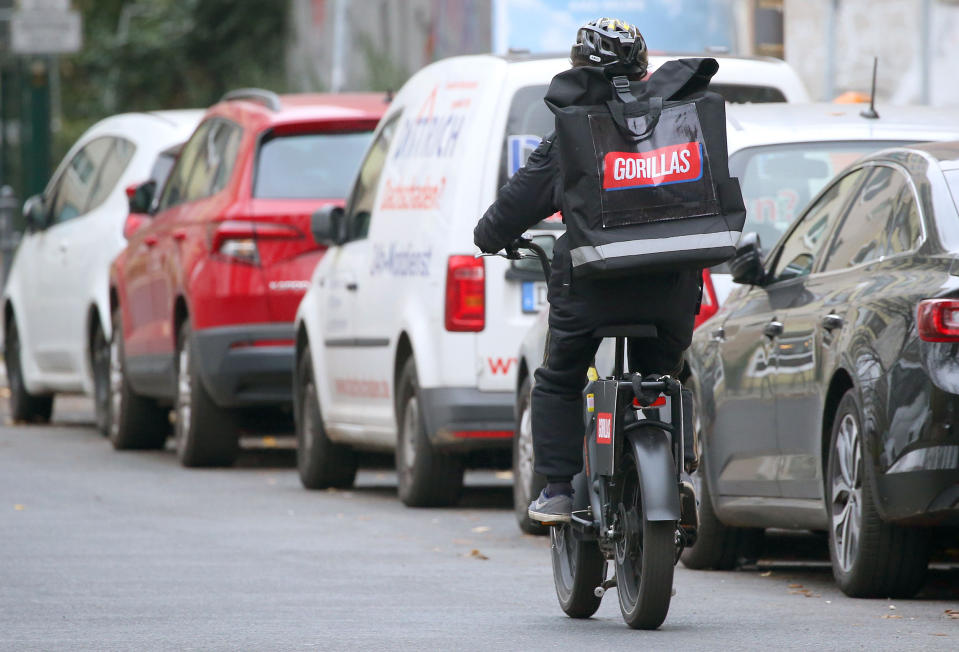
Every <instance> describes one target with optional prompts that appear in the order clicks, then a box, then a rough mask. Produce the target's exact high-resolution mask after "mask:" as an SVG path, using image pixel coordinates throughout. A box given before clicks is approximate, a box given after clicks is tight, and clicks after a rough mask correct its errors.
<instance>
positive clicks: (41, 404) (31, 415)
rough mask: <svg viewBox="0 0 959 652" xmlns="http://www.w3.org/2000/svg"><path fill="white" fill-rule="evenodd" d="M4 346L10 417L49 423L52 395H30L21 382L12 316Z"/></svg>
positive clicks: (17, 340) (18, 419)
mask: <svg viewBox="0 0 959 652" xmlns="http://www.w3.org/2000/svg"><path fill="white" fill-rule="evenodd" d="M4 346H5V347H6V348H5V349H4V350H5V358H6V364H7V385H8V386H9V389H10V416H11V417H12V418H13V420H14V421H26V422H28V423H49V421H50V415H51V414H53V394H31V393H30V392H28V391H27V387H26V385H25V384H24V380H23V366H22V365H21V363H20V355H21V353H22V351H21V347H20V333H19V331H18V330H17V319H16V317H14V316H12V315H11V317H10V321H8V322H7V329H6V342H4Z"/></svg>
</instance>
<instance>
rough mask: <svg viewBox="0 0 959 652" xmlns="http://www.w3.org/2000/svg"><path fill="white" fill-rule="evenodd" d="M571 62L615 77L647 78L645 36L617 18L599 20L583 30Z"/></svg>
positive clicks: (570, 54) (581, 29)
mask: <svg viewBox="0 0 959 652" xmlns="http://www.w3.org/2000/svg"><path fill="white" fill-rule="evenodd" d="M569 58H570V60H571V61H572V62H573V65H577V66H602V67H604V68H606V71H607V72H608V73H610V74H616V75H644V74H646V68H647V66H648V65H649V57H648V52H647V50H646V40H645V39H644V38H643V35H642V34H640V32H639V30H638V29H637V28H636V27H635V26H633V25H630V24H629V23H627V22H625V21H622V20H618V19H616V18H597V19H596V20H591V21H589V22H588V23H586V24H585V25H583V26H582V27H580V28H579V31H578V32H576V43H575V44H574V45H573V47H572V49H571V50H570V53H569Z"/></svg>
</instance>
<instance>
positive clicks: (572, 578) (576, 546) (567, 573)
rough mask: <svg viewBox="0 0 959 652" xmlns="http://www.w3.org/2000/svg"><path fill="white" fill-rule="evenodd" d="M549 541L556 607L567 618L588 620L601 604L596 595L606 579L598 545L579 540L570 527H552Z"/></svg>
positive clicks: (599, 598)
mask: <svg viewBox="0 0 959 652" xmlns="http://www.w3.org/2000/svg"><path fill="white" fill-rule="evenodd" d="M549 540H550V547H549V549H550V557H551V559H552V562H553V584H554V585H555V587H556V598H557V599H558V600H559V606H560V607H561V608H562V609H563V611H564V612H566V615H567V616H569V617H570V618H589V617H590V616H592V615H593V614H594V613H596V610H597V609H599V603H600V602H602V600H603V598H602V597H597V596H596V594H595V590H596V587H597V586H599V585H601V584H602V583H603V580H604V579H605V578H604V577H603V571H604V568H605V561H606V560H605V559H604V558H603V553H602V552H600V549H599V544H597V543H596V542H595V541H584V540H582V539H581V538H579V537H578V536H576V533H575V532H573V529H572V527H571V526H570V525H569V524H566V525H562V526H554V527H551V528H550V529H549Z"/></svg>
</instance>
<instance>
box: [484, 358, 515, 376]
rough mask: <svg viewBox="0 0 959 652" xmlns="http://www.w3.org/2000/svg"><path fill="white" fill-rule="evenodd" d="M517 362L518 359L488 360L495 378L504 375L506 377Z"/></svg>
mask: <svg viewBox="0 0 959 652" xmlns="http://www.w3.org/2000/svg"><path fill="white" fill-rule="evenodd" d="M516 361H517V360H516V358H486V362H487V363H488V364H489V368H490V371H492V372H493V375H494V376H495V375H497V374H503V375H504V376H505V375H506V374H508V373H509V370H510V367H512V366H513V363H515V362H516Z"/></svg>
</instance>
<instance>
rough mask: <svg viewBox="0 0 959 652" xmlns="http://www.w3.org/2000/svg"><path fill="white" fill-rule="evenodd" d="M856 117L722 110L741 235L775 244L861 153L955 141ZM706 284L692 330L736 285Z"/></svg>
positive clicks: (518, 473)
mask: <svg viewBox="0 0 959 652" xmlns="http://www.w3.org/2000/svg"><path fill="white" fill-rule="evenodd" d="M860 111H861V108H860V107H857V106H841V107H837V106H836V105H833V104H807V105H803V104H785V105H784V104H778V105H775V104H753V105H728V106H727V113H726V117H727V142H728V146H729V171H730V174H731V175H732V176H735V177H739V180H740V185H741V187H742V192H743V200H744V202H745V205H746V224H745V227H744V232H749V231H752V232H756V233H758V234H759V235H760V236H761V238H762V240H763V241H764V242H768V243H770V244H772V243H774V242H776V241H777V240H778V239H779V237H780V236H781V235H782V234H783V233H784V232H785V231H786V230H787V229H788V228H789V227H790V225H792V223H793V221H794V220H795V218H796V216H797V215H799V214H800V212H801V211H802V210H803V207H804V206H805V205H806V204H807V203H808V202H809V200H810V199H811V198H812V197H814V196H815V195H816V193H818V192H819V191H820V190H821V189H822V187H823V185H825V184H826V183H827V182H828V181H829V179H831V178H832V177H833V176H835V174H836V173H837V172H839V171H840V170H842V169H844V168H845V167H846V166H847V165H849V164H850V163H852V162H853V161H854V160H856V159H857V158H859V157H860V156H863V155H864V154H868V153H870V152H874V151H876V150H879V149H882V148H885V147H889V146H890V145H896V144H904V143H916V142H923V141H941V140H951V139H955V138H959V123H957V122H956V115H955V111H952V110H944V109H931V108H928V107H888V108H883V109H882V117H881V118H879V119H878V120H874V119H868V118H864V117H863V116H862V115H860ZM531 269H535V268H531ZM704 281H705V282H704V293H703V303H702V306H701V309H700V314H699V315H697V318H696V327H697V328H698V327H699V325H700V324H702V323H703V322H704V321H706V320H707V319H709V318H710V317H712V316H713V315H714V314H716V312H717V310H718V309H719V307H720V306H721V305H722V303H723V302H724V301H725V300H726V297H727V296H728V295H729V292H730V291H731V289H732V286H733V281H732V277H731V276H730V274H729V269H728V266H727V265H719V266H717V267H714V268H712V269H710V270H705V272H704ZM544 291H545V290H544ZM546 332H547V323H546V315H545V314H543V315H541V316H540V317H539V318H538V319H537V321H536V323H535V325H534V326H533V327H532V328H531V329H530V331H529V332H528V333H527V334H526V335H525V337H524V339H523V342H522V345H521V347H520V353H519V375H518V377H517V384H516V392H517V394H516V404H517V406H518V407H517V422H516V432H517V435H516V437H515V438H514V446H513V448H514V456H513V460H514V461H513V470H514V505H515V510H516V518H517V521H518V522H519V524H520V527H521V528H522V529H523V530H524V531H527V532H537V533H542V532H544V531H545V530H544V528H542V527H540V526H539V525H538V524H536V523H533V522H531V521H530V520H529V518H528V517H527V515H526V505H528V504H529V502H530V500H532V497H533V496H535V495H536V494H538V493H539V491H540V489H541V487H542V486H544V480H543V478H540V477H538V476H537V475H536V474H535V473H534V472H533V457H532V455H533V444H532V431H531V429H530V421H529V390H530V387H531V384H532V373H533V372H534V371H535V369H536V368H537V367H538V366H539V365H540V361H541V360H542V359H543V352H544V350H545V346H546ZM611 356H612V351H611V348H610V347H609V345H607V344H604V345H603V346H602V347H601V349H600V354H599V355H598V356H597V359H598V361H599V362H600V369H601V371H603V372H604V373H605V372H606V371H607V370H609V369H611V368H612V363H611V360H612V357H611Z"/></svg>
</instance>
